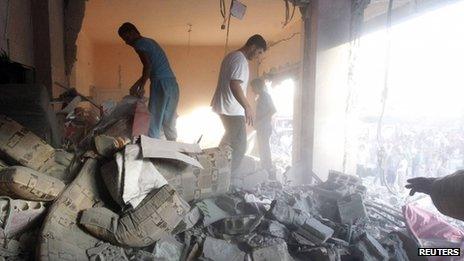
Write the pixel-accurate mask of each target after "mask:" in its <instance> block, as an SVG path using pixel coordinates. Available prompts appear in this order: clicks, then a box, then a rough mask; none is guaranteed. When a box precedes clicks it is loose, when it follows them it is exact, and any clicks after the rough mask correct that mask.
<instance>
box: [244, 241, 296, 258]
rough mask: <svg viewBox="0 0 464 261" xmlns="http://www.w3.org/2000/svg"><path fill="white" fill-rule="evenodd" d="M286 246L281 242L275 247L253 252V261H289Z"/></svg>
mask: <svg viewBox="0 0 464 261" xmlns="http://www.w3.org/2000/svg"><path fill="white" fill-rule="evenodd" d="M291 260H293V258H292V257H291V256H290V254H289V253H288V249H287V244H286V243H285V242H281V243H279V244H276V245H272V246H268V247H264V248H260V249H256V250H253V261H291Z"/></svg>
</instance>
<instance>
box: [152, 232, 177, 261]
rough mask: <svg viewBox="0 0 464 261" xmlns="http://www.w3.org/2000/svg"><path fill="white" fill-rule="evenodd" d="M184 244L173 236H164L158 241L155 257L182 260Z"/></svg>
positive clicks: (174, 260)
mask: <svg viewBox="0 0 464 261" xmlns="http://www.w3.org/2000/svg"><path fill="white" fill-rule="evenodd" d="M183 250H184V244H182V243H180V242H179V241H177V240H176V239H175V238H174V237H173V236H171V235H166V236H163V237H162V238H161V239H160V240H159V241H158V242H156V245H155V250H154V251H153V253H154V257H155V258H156V259H159V260H164V261H180V260H181V256H182V251H183Z"/></svg>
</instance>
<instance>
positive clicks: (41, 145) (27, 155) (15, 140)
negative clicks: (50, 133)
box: [0, 115, 55, 172]
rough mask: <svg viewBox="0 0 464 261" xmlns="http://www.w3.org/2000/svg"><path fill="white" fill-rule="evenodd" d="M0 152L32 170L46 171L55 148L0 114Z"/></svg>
mask: <svg viewBox="0 0 464 261" xmlns="http://www.w3.org/2000/svg"><path fill="white" fill-rule="evenodd" d="M0 152H2V153H4V154H6V155H8V157H10V158H12V159H13V160H15V161H17V162H18V163H20V164H21V165H23V166H26V167H29V168H31V169H33V170H36V171H40V172H46V171H47V170H48V169H49V168H50V167H51V166H52V165H53V163H54V157H55V150H54V149H53V148H52V147H51V146H50V145H48V144H47V143H46V142H45V141H44V140H42V139H40V138H39V137H37V136H36V135H35V134H34V133H32V132H30V131H29V130H27V129H26V128H24V127H23V126H21V125H20V124H19V123H17V122H15V121H14V120H12V119H10V118H8V117H5V116H3V115H0Z"/></svg>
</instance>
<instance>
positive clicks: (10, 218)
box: [0, 196, 46, 238]
mask: <svg viewBox="0 0 464 261" xmlns="http://www.w3.org/2000/svg"><path fill="white" fill-rule="evenodd" d="M45 210H46V207H45V203H44V202H38V201H26V200H20V199H11V198H9V197H4V196H1V197H0V211H1V212H0V223H1V228H2V230H3V235H4V236H5V237H7V238H12V237H14V236H17V235H20V234H22V233H24V232H25V231H26V230H27V229H29V228H31V227H33V226H36V225H37V222H38V221H40V219H41V218H42V217H43V215H44V214H45Z"/></svg>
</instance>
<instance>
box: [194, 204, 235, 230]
mask: <svg viewBox="0 0 464 261" xmlns="http://www.w3.org/2000/svg"><path fill="white" fill-rule="evenodd" d="M195 206H196V207H198V209H200V211H201V213H202V215H203V225H204V226H205V227H206V226H209V225H211V224H213V223H214V222H216V221H218V220H221V219H224V218H226V217H230V216H231V215H230V214H229V213H227V212H225V211H224V210H222V209H221V208H219V207H218V206H217V205H216V203H214V200H213V199H204V200H202V201H200V202H198V203H196V204H195Z"/></svg>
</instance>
